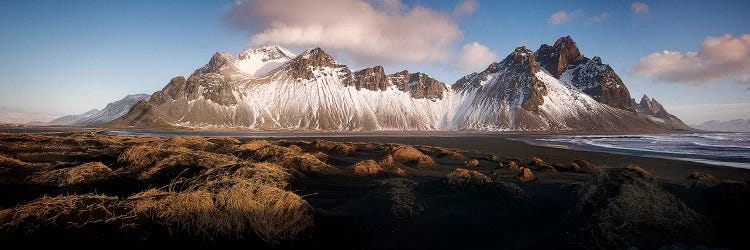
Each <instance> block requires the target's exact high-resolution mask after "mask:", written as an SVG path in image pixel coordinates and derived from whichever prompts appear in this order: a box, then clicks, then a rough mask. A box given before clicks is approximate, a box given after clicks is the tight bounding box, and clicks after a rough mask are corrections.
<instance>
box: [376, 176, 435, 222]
mask: <svg viewBox="0 0 750 250" xmlns="http://www.w3.org/2000/svg"><path fill="white" fill-rule="evenodd" d="M379 184H380V185H383V186H386V187H388V188H389V190H388V195H389V197H390V201H391V202H392V205H391V212H392V213H393V215H394V216H395V217H396V218H409V217H413V216H416V215H419V214H420V213H422V212H423V211H424V206H422V204H421V203H419V201H418V200H417V192H416V186H417V183H416V182H415V181H412V180H409V179H404V178H393V179H386V180H382V181H380V182H379Z"/></svg>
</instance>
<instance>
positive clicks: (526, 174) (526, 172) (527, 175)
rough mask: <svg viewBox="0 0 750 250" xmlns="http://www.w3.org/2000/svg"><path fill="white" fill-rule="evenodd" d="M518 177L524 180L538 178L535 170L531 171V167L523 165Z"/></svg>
mask: <svg viewBox="0 0 750 250" xmlns="http://www.w3.org/2000/svg"><path fill="white" fill-rule="evenodd" d="M517 178H518V179H519V180H521V181H524V182H529V181H535V180H537V178H536V175H534V172H531V169H528V168H523V167H522V168H520V169H519V172H518V176H517Z"/></svg>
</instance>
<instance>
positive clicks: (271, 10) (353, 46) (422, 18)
mask: <svg viewBox="0 0 750 250" xmlns="http://www.w3.org/2000/svg"><path fill="white" fill-rule="evenodd" d="M289 6H294V7H293V8H290V7H289ZM477 8H478V4H477V3H476V1H474V0H468V1H463V2H461V3H459V4H458V5H457V6H456V7H455V9H454V10H453V11H452V12H453V13H446V12H441V11H436V10H432V9H428V8H426V7H423V6H419V5H417V6H414V7H408V6H405V5H404V4H403V3H402V2H401V1H397V0H382V1H366V0H307V1H295V0H274V1H260V0H238V1H237V2H236V3H235V4H234V5H233V6H232V7H231V8H230V10H229V12H228V14H227V16H226V17H225V20H226V21H227V23H228V24H229V25H230V26H232V27H235V28H239V29H241V30H244V31H247V32H248V33H251V34H253V35H252V38H251V42H252V44H254V45H262V44H267V43H275V44H280V45H284V46H292V47H313V46H319V47H322V48H324V49H326V50H330V51H333V52H335V53H337V54H345V55H346V56H347V57H348V58H351V59H352V60H354V62H355V63H359V64H365V63H367V64H370V63H425V62H445V61H449V60H450V59H452V58H453V57H454V56H455V55H453V54H451V51H452V50H451V47H452V46H453V45H455V43H456V42H457V41H458V40H459V39H461V37H462V33H463V32H462V31H461V29H460V27H459V26H458V24H457V22H456V20H455V17H456V15H457V14H460V15H467V14H470V13H472V12H473V11H475V10H476V9H477ZM342 20H346V21H342Z"/></svg>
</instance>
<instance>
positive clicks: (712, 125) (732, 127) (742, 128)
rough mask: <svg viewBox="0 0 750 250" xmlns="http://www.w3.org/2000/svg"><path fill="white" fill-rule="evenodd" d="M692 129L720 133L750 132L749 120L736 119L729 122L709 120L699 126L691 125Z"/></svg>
mask: <svg viewBox="0 0 750 250" xmlns="http://www.w3.org/2000/svg"><path fill="white" fill-rule="evenodd" d="M692 127H693V128H697V129H702V130H707V131H720V132H750V119H747V120H745V119H736V120H731V121H717V120H711V121H707V122H704V123H701V124H693V125H692Z"/></svg>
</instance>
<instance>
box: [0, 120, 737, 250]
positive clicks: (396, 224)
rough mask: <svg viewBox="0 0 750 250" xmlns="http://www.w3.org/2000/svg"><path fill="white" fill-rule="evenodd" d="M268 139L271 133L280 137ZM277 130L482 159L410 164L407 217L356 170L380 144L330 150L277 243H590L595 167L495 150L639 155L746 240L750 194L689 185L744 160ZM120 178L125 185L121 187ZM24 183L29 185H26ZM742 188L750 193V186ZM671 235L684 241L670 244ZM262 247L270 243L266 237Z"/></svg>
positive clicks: (613, 158)
mask: <svg viewBox="0 0 750 250" xmlns="http://www.w3.org/2000/svg"><path fill="white" fill-rule="evenodd" d="M267 139H272V140H273V139H274V138H267ZM277 139H278V138H277ZM280 139H283V140H285V141H289V142H292V144H294V143H297V140H304V141H312V140H315V139H324V140H329V141H339V142H366V143H398V144H407V145H430V146H439V147H445V148H455V149H460V150H464V151H465V152H464V155H465V156H467V157H469V158H475V159H479V163H480V165H479V166H478V167H464V162H463V161H462V160H456V159H451V158H449V157H437V156H432V157H433V158H434V160H435V161H436V162H437V163H438V164H439V167H435V168H427V169H425V168H417V167H416V166H411V165H409V166H403V168H404V169H405V170H406V172H407V176H406V177H405V178H406V179H409V180H412V181H414V182H416V186H415V196H416V200H417V203H418V205H419V206H420V207H421V208H423V211H421V212H420V213H419V214H417V215H413V216H410V217H406V218H397V217H395V216H394V215H393V213H392V211H391V202H390V200H389V198H390V196H389V194H388V193H389V188H387V187H384V186H382V185H380V184H378V183H379V181H381V180H384V179H389V178H393V177H394V176H392V175H391V176H388V175H377V176H355V175H353V174H351V171H352V166H353V165H354V164H355V163H357V162H359V161H361V160H366V159H373V158H377V157H378V156H380V155H382V154H383V151H379V150H374V151H366V150H365V151H357V152H354V153H352V154H349V155H346V156H336V155H335V154H330V157H331V158H330V159H329V160H328V161H327V163H328V164H330V165H331V166H333V167H336V168H338V169H341V170H344V171H345V172H347V173H346V174H335V175H332V174H321V173H305V177H304V178H298V179H295V180H294V181H292V183H291V188H290V189H291V190H292V191H293V192H294V193H296V194H298V195H300V196H302V197H303V198H304V200H306V201H307V202H308V203H309V204H310V205H311V206H312V207H313V208H314V223H315V225H314V226H313V227H312V228H310V229H308V230H307V231H306V232H305V233H304V234H302V235H301V236H300V239H298V240H297V241H283V242H281V244H280V245H275V246H276V247H300V248H301V247H305V248H307V247H313V248H331V249H360V248H368V249H369V248H378V249H381V248H455V249H475V248H482V249H486V248H501V249H582V248H592V247H593V246H590V245H587V241H585V240H583V239H584V238H586V235H583V234H582V233H581V231H580V230H579V229H580V223H581V219H582V218H577V217H575V216H572V215H571V214H570V211H571V209H572V208H573V207H574V206H575V204H576V203H577V202H578V192H579V190H580V189H581V187H582V186H583V185H586V184H587V183H588V182H589V181H590V180H592V179H593V178H594V177H593V175H591V174H588V173H570V172H559V173H554V172H548V171H543V170H534V174H536V176H537V177H538V180H537V181H533V182H521V181H518V180H517V179H515V178H514V177H515V175H516V171H514V170H510V169H507V168H501V169H497V166H498V164H497V163H496V162H493V161H489V160H485V159H483V158H482V157H483V156H486V155H487V154H488V153H494V154H496V155H498V156H500V157H502V158H503V161H504V162H506V163H507V161H509V160H515V161H518V162H520V163H521V164H522V166H525V165H526V164H528V163H529V161H530V159H531V157H539V158H541V159H543V160H544V161H546V162H547V163H563V164H569V163H570V162H571V161H573V160H581V159H583V160H586V161H589V162H592V163H594V164H596V165H598V166H599V167H600V168H608V167H613V168H614V167H625V166H626V165H628V164H637V165H640V166H641V167H643V168H644V169H647V170H648V171H650V172H651V173H653V174H654V175H655V176H656V177H657V178H658V179H659V180H660V181H661V183H662V186H663V187H664V188H665V189H666V190H667V191H669V192H670V193H672V194H674V195H675V196H677V197H678V198H679V199H680V200H682V201H683V202H685V203H686V204H687V206H688V207H690V208H692V209H693V210H695V211H696V212H698V213H700V214H702V215H705V216H706V217H707V218H708V219H709V220H710V221H711V223H712V224H713V226H714V227H716V228H718V231H717V232H716V233H715V234H716V236H715V237H714V239H713V240H711V241H710V242H698V243H705V244H708V245H709V246H711V247H724V248H743V247H742V246H743V245H744V244H745V243H744V241H743V237H745V235H747V233H748V229H747V223H750V217H748V215H747V214H748V213H747V211H746V209H749V208H750V204H748V201H749V200H750V197H748V196H739V197H737V196H732V198H731V199H723V198H722V194H723V193H721V192H719V191H717V192H713V193H712V192H708V191H704V190H694V189H691V188H689V187H688V186H687V185H688V183H689V182H688V180H687V177H688V176H689V175H690V174H691V173H692V172H693V171H701V172H705V173H710V174H713V175H714V176H716V177H717V178H718V179H733V180H738V181H747V180H748V179H750V170H745V169H736V168H728V167H719V166H711V165H706V164H700V163H692V162H685V161H677V160H667V159H658V158H648V157H638V156H626V155H617V154H608V153H598V152H586V151H576V150H565V149H556V148H547V147H541V146H533V145H529V144H527V143H524V142H520V141H515V140H510V139H507V138H504V137H503V136H497V135H492V136H477V135H470V136H460V137H449V136H445V135H435V136H367V137H354V136H351V137H340V136H334V137H327V136H325V135H321V136H318V137H312V138H311V137H307V136H305V137H299V138H291V137H284V138H280ZM240 140H241V141H242V142H243V143H245V142H248V141H251V140H253V139H248V138H240ZM295 145H296V144H295ZM303 148H304V147H303ZM305 150H307V149H305ZM0 153H3V154H6V153H7V152H2V150H0ZM7 155H10V154H7ZM113 156H116V155H113ZM75 158H76V157H73V159H72V160H73V161H75V160H76V159H75ZM43 160H44V159H41V161H43ZM87 160H88V159H87ZM95 160H98V161H101V162H103V163H104V164H105V165H107V166H110V167H112V168H113V170H114V171H115V172H117V171H118V169H116V167H118V166H117V165H118V164H117V162H116V160H115V159H112V158H105V157H99V158H97V159H95ZM56 168H59V167H56ZM456 168H468V169H471V170H477V171H479V172H481V173H483V174H485V175H487V176H492V172H493V170H495V171H496V173H499V175H500V176H501V177H500V179H501V180H503V181H506V182H509V183H513V184H516V185H518V186H519V187H520V188H521V189H522V190H523V191H524V192H525V193H526V194H527V195H528V199H526V200H510V199H508V198H507V197H504V196H502V195H499V194H497V193H494V192H487V191H483V190H480V191H477V190H459V189H456V188H454V187H453V186H450V185H447V184H446V183H445V177H444V176H445V175H446V174H448V173H450V172H452V171H453V170H455V169H456ZM118 186H119V187H121V188H119V189H118V188H117V187H118ZM153 186H154V185H152V184H149V183H144V182H143V181H136V180H132V179H127V178H116V179H114V180H110V181H108V182H105V183H101V184H96V185H93V186H77V187H74V189H50V188H40V187H35V186H34V185H29V184H24V185H20V186H19V185H0V197H13V198H11V199H12V200H13V201H10V200H8V199H6V200H4V201H3V204H2V205H0V210H2V209H3V208H10V207H13V205H19V204H24V203H26V202H28V201H31V200H33V199H36V198H39V197H41V196H44V195H50V196H54V195H58V194H68V193H79V194H80V193H85V192H96V193H98V194H104V195H110V196H117V197H127V196H128V195H131V194H133V193H136V192H138V191H140V190H143V189H144V188H146V187H153ZM23 189H28V190H32V191H27V192H23ZM742 192H745V193H742ZM736 193H737V192H733V193H732V194H736ZM739 193H741V194H747V193H746V191H740V192H739ZM170 234H171V232H170ZM135 235H138V234H135ZM122 237H124V236H115V237H112V238H114V239H122ZM655 237H658V235H656V236H655ZM177 238H178V239H185V238H189V236H187V237H186V236H184V235H183V236H179V237H177ZM32 239H33V238H32ZM104 239H106V237H105V238H104ZM126 239H127V238H126ZM136 239H138V238H136ZM151 239H154V238H151ZM157 239H161V238H157ZM127 240H135V239H127ZM219 240H220V239H219ZM225 243H226V244H230V243H227V242H223V241H218V242H202V244H206V245H211V246H213V245H217V244H218V245H219V246H221V245H223V244H225ZM672 243H677V242H665V243H664V244H672ZM130 244H133V243H130ZM146 244H148V243H146ZM248 244H250V245H245V246H246V247H247V246H251V247H252V246H253V245H255V246H257V244H259V243H258V240H257V239H255V240H253V239H250V242H249V243H248ZM687 244H689V245H690V244H696V243H687ZM136 245H140V244H136ZM240 245H242V244H240ZM260 247H268V245H262V246H260Z"/></svg>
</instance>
